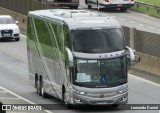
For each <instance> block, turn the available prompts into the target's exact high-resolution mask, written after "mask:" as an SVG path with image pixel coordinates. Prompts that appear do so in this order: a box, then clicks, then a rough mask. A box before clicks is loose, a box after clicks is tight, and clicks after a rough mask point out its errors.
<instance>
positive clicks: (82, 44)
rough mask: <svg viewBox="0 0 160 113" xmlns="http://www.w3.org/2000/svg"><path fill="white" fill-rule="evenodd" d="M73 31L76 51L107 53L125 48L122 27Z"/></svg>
mask: <svg viewBox="0 0 160 113" xmlns="http://www.w3.org/2000/svg"><path fill="white" fill-rule="evenodd" d="M71 32H72V38H73V48H74V51H75V52H83V53H106V52H114V51H119V50H123V49H124V48H125V41H124V35H123V31H122V29H121V28H112V29H89V30H72V31H71Z"/></svg>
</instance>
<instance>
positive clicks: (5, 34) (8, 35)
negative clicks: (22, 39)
mask: <svg viewBox="0 0 160 113" xmlns="http://www.w3.org/2000/svg"><path fill="white" fill-rule="evenodd" d="M3 36H11V35H10V34H3Z"/></svg>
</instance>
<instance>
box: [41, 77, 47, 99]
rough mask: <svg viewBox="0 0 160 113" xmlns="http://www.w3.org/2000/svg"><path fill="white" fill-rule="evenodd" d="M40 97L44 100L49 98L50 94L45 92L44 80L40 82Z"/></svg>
mask: <svg viewBox="0 0 160 113" xmlns="http://www.w3.org/2000/svg"><path fill="white" fill-rule="evenodd" d="M40 88H41V89H40V91H41V92H40V93H41V94H40V95H41V96H42V97H43V98H47V97H48V94H47V93H46V92H45V90H44V85H43V79H42V78H41V82H40Z"/></svg>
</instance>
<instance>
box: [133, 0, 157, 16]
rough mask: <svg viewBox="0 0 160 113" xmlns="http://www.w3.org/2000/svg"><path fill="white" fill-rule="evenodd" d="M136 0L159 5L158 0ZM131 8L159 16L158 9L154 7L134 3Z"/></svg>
mask: <svg viewBox="0 0 160 113" xmlns="http://www.w3.org/2000/svg"><path fill="white" fill-rule="evenodd" d="M137 1H139V2H144V3H147V4H151V5H156V6H160V0H137ZM131 9H133V10H137V11H139V12H142V13H145V14H149V15H153V16H157V17H160V10H159V12H158V11H157V10H155V9H152V8H147V7H145V6H140V5H139V6H137V5H134V6H133V7H132V8H131Z"/></svg>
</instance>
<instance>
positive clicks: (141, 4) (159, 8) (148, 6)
mask: <svg viewBox="0 0 160 113" xmlns="http://www.w3.org/2000/svg"><path fill="white" fill-rule="evenodd" d="M135 5H136V6H137V8H139V6H143V7H146V11H148V10H149V9H154V10H156V11H157V13H160V6H155V5H152V4H147V3H144V2H138V1H135Z"/></svg>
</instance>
